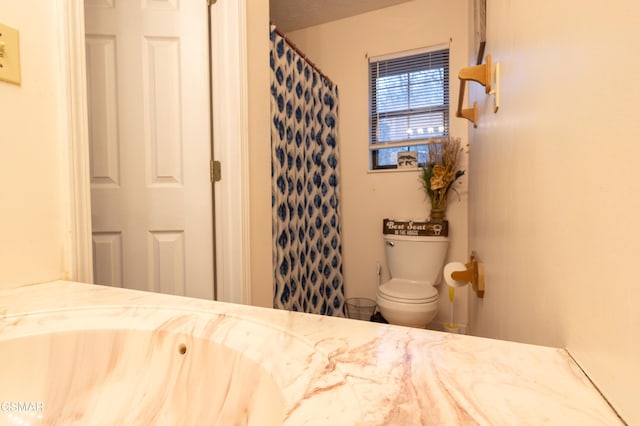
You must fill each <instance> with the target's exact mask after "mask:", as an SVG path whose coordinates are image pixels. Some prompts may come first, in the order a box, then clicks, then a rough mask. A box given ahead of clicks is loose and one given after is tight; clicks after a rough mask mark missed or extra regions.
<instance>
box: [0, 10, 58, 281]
mask: <svg viewBox="0 0 640 426" xmlns="http://www.w3.org/2000/svg"><path fill="white" fill-rule="evenodd" d="M55 3H56V2H50V1H47V2H42V1H40V0H24V1H20V2H16V1H15V0H0V22H2V23H3V24H5V25H8V26H10V27H13V28H17V29H18V30H19V31H20V47H21V51H20V56H21V62H22V86H21V87H19V86H14V85H11V84H8V83H4V82H0V162H1V166H0V182H2V189H1V190H0V203H1V205H2V208H1V209H0V235H1V236H2V237H1V238H0V288H1V287H12V286H16V285H24V284H29V283H34V282H40V281H50V280H54V279H58V278H61V277H62V276H64V272H63V270H64V269H65V266H64V262H65V259H64V258H63V257H64V255H63V251H64V240H65V219H64V217H65V215H64V211H63V209H64V204H65V203H64V202H63V200H62V198H63V196H64V195H63V188H64V185H63V184H62V181H63V175H62V173H64V170H61V163H62V161H66V159H65V158H64V157H63V154H62V152H66V151H64V150H63V146H64V144H63V140H62V124H61V123H62V120H61V114H60V112H59V111H60V110H61V93H60V88H61V80H60V75H61V74H60V65H61V64H60V62H59V58H60V56H61V53H60V49H59V46H58V29H57V27H56V25H57V21H56V19H55V17H56V16H57V15H58V11H57V6H56V4H55Z"/></svg>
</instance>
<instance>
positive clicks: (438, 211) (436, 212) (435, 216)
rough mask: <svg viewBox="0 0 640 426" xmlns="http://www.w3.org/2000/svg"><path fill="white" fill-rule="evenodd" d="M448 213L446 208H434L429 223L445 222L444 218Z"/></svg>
mask: <svg viewBox="0 0 640 426" xmlns="http://www.w3.org/2000/svg"><path fill="white" fill-rule="evenodd" d="M446 212H447V208H446V207H432V208H431V213H430V214H429V222H432V223H442V222H444V217H445V213H446Z"/></svg>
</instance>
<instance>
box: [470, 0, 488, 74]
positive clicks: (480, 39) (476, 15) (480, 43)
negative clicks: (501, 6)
mask: <svg viewBox="0 0 640 426" xmlns="http://www.w3.org/2000/svg"><path fill="white" fill-rule="evenodd" d="M473 23H474V37H473V38H474V42H475V51H476V53H477V55H478V56H477V61H476V65H480V64H481V63H482V61H483V59H484V46H485V44H486V42H487V0H473Z"/></svg>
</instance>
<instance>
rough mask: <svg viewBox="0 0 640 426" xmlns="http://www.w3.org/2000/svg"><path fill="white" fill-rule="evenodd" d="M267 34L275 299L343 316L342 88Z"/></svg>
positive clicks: (280, 303)
mask: <svg viewBox="0 0 640 426" xmlns="http://www.w3.org/2000/svg"><path fill="white" fill-rule="evenodd" d="M270 37H271V58H270V61H271V70H272V72H271V117H272V123H271V177H272V199H271V204H272V207H273V222H272V232H273V265H274V276H275V282H274V284H275V285H274V290H275V292H274V298H273V304H274V307H275V308H280V309H287V310H292V311H302V312H307V313H315V314H323V315H333V316H344V288H343V287H344V286H343V280H342V243H341V238H340V214H339V207H340V206H339V185H338V183H339V175H338V140H337V135H338V133H337V131H338V128H337V126H338V88H337V87H336V86H335V85H334V84H333V83H331V82H329V81H327V80H326V79H325V78H323V77H322V75H321V74H320V73H318V71H316V70H315V69H314V68H313V66H311V65H310V64H309V63H307V61H306V60H305V59H304V58H303V57H302V56H300V55H299V54H298V53H297V52H296V51H295V49H293V48H292V47H291V46H290V45H289V44H288V43H287V42H286V40H285V39H284V38H283V37H281V36H280V35H279V34H278V33H277V32H276V30H275V27H272V28H271V35H270Z"/></svg>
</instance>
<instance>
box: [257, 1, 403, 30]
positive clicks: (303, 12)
mask: <svg viewBox="0 0 640 426" xmlns="http://www.w3.org/2000/svg"><path fill="white" fill-rule="evenodd" d="M407 1H411V0H270V15H271V16H270V19H271V22H273V23H274V24H276V26H277V27H278V28H279V29H280V30H281V31H283V32H289V31H294V30H299V29H302V28H306V27H310V26H313V25H318V24H323V23H325V22H330V21H335V20H336V19H341V18H346V17H349V16H353V15H358V14H360V13H364V12H369V11H371V10H376V9H382V8H383V7H387V6H392V5H394V4H398V3H405V2H407Z"/></svg>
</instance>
